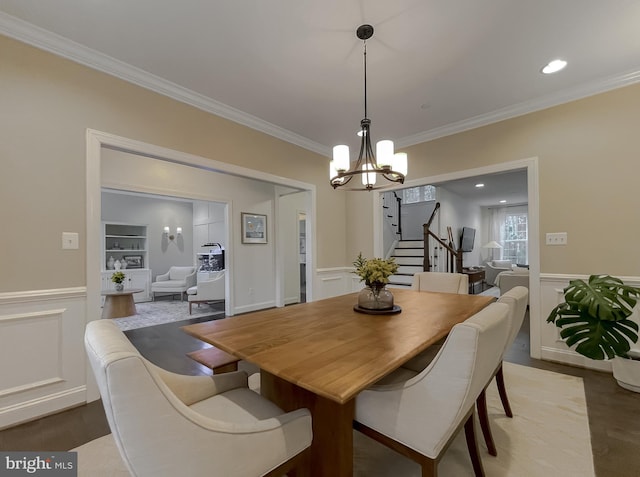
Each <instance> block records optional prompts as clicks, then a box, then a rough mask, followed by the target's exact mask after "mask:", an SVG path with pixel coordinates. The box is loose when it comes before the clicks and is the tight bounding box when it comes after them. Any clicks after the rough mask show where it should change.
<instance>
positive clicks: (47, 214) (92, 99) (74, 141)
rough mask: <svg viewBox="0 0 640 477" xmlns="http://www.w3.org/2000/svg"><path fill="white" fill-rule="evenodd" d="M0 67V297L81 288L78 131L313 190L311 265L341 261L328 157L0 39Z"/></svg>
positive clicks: (338, 211)
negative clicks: (76, 246)
mask: <svg viewBox="0 0 640 477" xmlns="http://www.w3.org/2000/svg"><path fill="white" fill-rule="evenodd" d="M0 64H1V65H2V68H0V88H1V93H0V160H1V161H2V174H0V199H1V200H0V208H1V209H0V210H1V212H2V213H1V215H0V217H1V221H2V230H3V234H2V239H1V240H2V247H0V269H1V270H2V272H3V273H2V274H1V276H0V292H6V291H26V290H38V289H52V288H64V287H74V286H84V285H85V283H86V278H85V269H86V266H85V247H86V244H85V228H86V227H85V222H86V220H85V217H86V212H85V206H86V204H85V202H86V200H85V197H86V193H85V160H86V153H85V131H86V129H87V128H92V129H96V130H99V131H104V132H108V133H112V134H115V135H118V136H123V137H128V138H132V139H136V140H139V141H143V142H147V143H150V144H156V145H159V146H164V147H168V148H171V149H175V150H179V151H184V152H188V153H191V154H196V155H199V156H203V157H206V158H211V159H215V160H219V161H224V162H227V163H232V164H237V165H241V166H244V167H249V168H252V169H256V170H261V171H266V172H269V173H271V174H275V175H279V176H283V177H291V178H295V179H297V180H300V181H303V182H308V183H312V184H316V186H317V203H318V208H317V216H318V225H319V227H318V229H319V232H318V234H319V235H318V240H317V248H318V250H317V266H318V267H332V266H341V265H343V264H344V261H345V255H344V243H345V240H346V232H345V196H344V194H339V193H335V192H333V190H332V189H331V187H329V185H328V180H327V177H328V174H327V166H328V159H326V158H323V157H321V156H320V155H318V154H315V153H313V152H310V151H308V150H306V149H303V148H300V147H297V146H294V145H291V144H289V143H287V142H284V141H281V140H278V139H275V138H273V137H271V136H268V135H265V134H262V133H260V132H257V131H254V130H252V129H249V128H246V127H244V126H241V125H238V124H236V123H233V122H231V121H227V120H225V119H222V118H219V117H216V116H214V115H211V114H208V113H205V112H203V111H200V110H198V109H196V108H193V107H190V106H187V105H185V104H182V103H179V102H177V101H174V100H172V99H169V98H166V97H164V96H161V95H159V94H155V93H152V92H150V91H147V90H145V89H143V88H140V87H137V86H134V85H131V84H128V83H126V82H124V81H121V80H118V79H116V78H113V77H111V76H109V75H106V74H103V73H100V72H97V71H94V70H91V69H89V68H87V67H84V66H81V65H78V64H75V63H73V62H71V61H68V60H64V59H61V58H59V57H57V56H54V55H52V54H49V53H46V52H43V51H40V50H38V49H35V48H32V47H30V46H27V45H25V44H22V43H20V42H17V41H14V40H12V39H9V38H6V37H3V36H0ZM329 225H330V226H329ZM63 231H67V232H79V233H80V250H78V251H63V250H62V249H61V234H62V232H63ZM323 231H324V232H323Z"/></svg>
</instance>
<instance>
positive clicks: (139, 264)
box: [122, 255, 144, 268]
mask: <svg viewBox="0 0 640 477" xmlns="http://www.w3.org/2000/svg"><path fill="white" fill-rule="evenodd" d="M122 259H123V260H125V261H126V262H127V268H143V266H144V263H143V261H142V255H125V256H124V257H122Z"/></svg>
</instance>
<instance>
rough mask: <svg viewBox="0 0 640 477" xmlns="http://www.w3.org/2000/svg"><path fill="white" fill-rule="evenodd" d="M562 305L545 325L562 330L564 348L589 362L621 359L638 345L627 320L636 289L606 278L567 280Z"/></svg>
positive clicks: (638, 293) (638, 292) (639, 294)
mask: <svg viewBox="0 0 640 477" xmlns="http://www.w3.org/2000/svg"><path fill="white" fill-rule="evenodd" d="M564 296H565V300H566V301H565V303H561V304H559V305H558V306H556V307H555V308H554V309H553V310H552V311H551V313H550V314H549V317H548V318H547V322H549V323H555V325H556V326H557V327H559V328H561V329H562V330H561V331H560V336H561V337H562V338H564V339H566V340H567V345H568V346H570V347H573V346H575V350H576V351H577V352H578V353H580V354H582V355H583V356H586V357H588V358H591V359H610V358H613V357H614V356H625V355H626V354H627V352H628V351H629V349H630V343H635V342H636V341H638V334H637V332H638V325H637V324H636V323H634V322H633V321H631V320H628V319H627V318H628V317H629V316H630V315H631V314H632V313H633V308H634V306H635V305H636V303H637V301H638V297H640V288H636V287H632V286H628V285H625V284H624V283H623V282H622V280H620V279H618V278H614V277H610V276H608V275H592V276H590V277H589V280H588V282H585V281H584V280H571V281H570V282H569V286H568V287H567V288H565V289H564Z"/></svg>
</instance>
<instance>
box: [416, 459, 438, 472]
mask: <svg viewBox="0 0 640 477" xmlns="http://www.w3.org/2000/svg"><path fill="white" fill-rule="evenodd" d="M420 465H421V467H422V477H438V463H437V462H436V461H435V460H433V459H429V458H425V459H424V460H423V461H422V463H421V464H420Z"/></svg>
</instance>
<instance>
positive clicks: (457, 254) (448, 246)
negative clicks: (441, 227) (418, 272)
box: [422, 202, 462, 273]
mask: <svg viewBox="0 0 640 477" xmlns="http://www.w3.org/2000/svg"><path fill="white" fill-rule="evenodd" d="M439 210H440V202H437V203H436V206H435V208H434V209H433V212H432V213H431V217H429V220H428V221H427V223H426V224H424V225H423V226H422V228H423V231H424V262H423V265H422V268H423V270H424V271H425V272H430V271H432V270H431V269H432V264H431V262H430V260H429V250H431V249H430V246H429V241H430V240H431V239H433V240H435V241H436V242H437V243H438V244H439V245H440V248H441V249H444V250H446V254H447V259H446V260H445V264H447V271H451V272H453V271H455V272H458V273H460V272H462V250H456V249H455V244H454V243H453V234H452V232H451V227H448V228H447V231H448V233H449V243H447V242H445V241H444V240H442V239H441V238H440V237H438V235H437V234H436V233H434V232H433V231H432V230H431V229H430V227H431V223H432V222H433V219H434V217H435V215H436V213H437V212H438V211H439ZM454 263H455V268H454Z"/></svg>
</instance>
